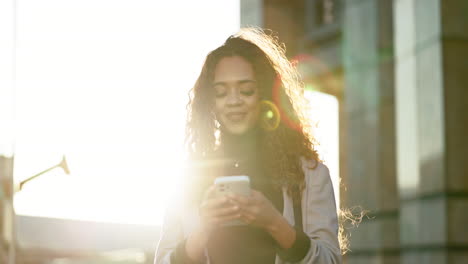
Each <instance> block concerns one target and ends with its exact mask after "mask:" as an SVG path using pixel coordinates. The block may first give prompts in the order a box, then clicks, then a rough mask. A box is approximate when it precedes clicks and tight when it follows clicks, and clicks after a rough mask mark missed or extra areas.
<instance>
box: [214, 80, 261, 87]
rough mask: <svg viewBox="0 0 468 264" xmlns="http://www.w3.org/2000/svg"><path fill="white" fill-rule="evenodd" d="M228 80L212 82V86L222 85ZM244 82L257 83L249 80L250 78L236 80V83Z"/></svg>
mask: <svg viewBox="0 0 468 264" xmlns="http://www.w3.org/2000/svg"><path fill="white" fill-rule="evenodd" d="M227 83H228V82H215V83H213V86H216V85H222V86H225V85H226V84H227ZM244 83H257V82H256V81H255V80H251V79H245V80H239V81H236V84H244Z"/></svg>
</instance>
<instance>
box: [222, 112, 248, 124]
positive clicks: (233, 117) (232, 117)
mask: <svg viewBox="0 0 468 264" xmlns="http://www.w3.org/2000/svg"><path fill="white" fill-rule="evenodd" d="M246 116H247V113H243V112H240V113H229V114H226V117H227V119H228V120H229V121H231V122H240V121H242V120H244V119H245V117H246Z"/></svg>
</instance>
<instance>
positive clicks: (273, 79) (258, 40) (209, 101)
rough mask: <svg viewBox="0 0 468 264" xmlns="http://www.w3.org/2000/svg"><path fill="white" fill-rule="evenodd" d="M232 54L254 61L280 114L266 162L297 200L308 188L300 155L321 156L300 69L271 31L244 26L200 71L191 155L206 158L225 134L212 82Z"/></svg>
mask: <svg viewBox="0 0 468 264" xmlns="http://www.w3.org/2000/svg"><path fill="white" fill-rule="evenodd" d="M232 56H240V57H242V58H244V59H245V60H247V61H248V62H249V63H250V64H251V65H252V67H253V70H254V74H255V78H256V80H257V83H258V84H259V87H258V88H259V93H260V98H261V100H267V101H269V102H273V103H274V104H275V105H276V107H278V109H279V110H280V111H279V112H280V113H281V120H280V123H279V125H278V126H277V127H276V128H275V129H273V130H263V131H262V132H261V137H260V149H259V152H260V154H261V155H260V156H261V162H262V164H261V166H262V168H263V169H264V171H265V173H267V175H271V177H272V181H273V183H274V186H275V187H277V188H281V187H283V186H284V187H286V188H287V192H288V194H289V195H290V196H291V197H293V199H294V200H300V197H301V194H302V191H303V190H304V187H305V180H304V172H303V169H302V162H301V159H307V160H312V161H315V164H317V163H318V162H319V161H320V160H319V157H318V154H317V151H316V150H315V147H314V146H315V139H314V138H313V137H312V134H311V129H310V128H311V126H310V124H309V120H308V118H307V117H306V111H307V109H306V107H307V102H306V100H305V98H304V94H303V93H304V89H303V84H302V82H301V81H300V78H299V73H298V71H297V69H296V67H295V65H294V64H293V63H291V62H290V61H289V60H288V59H287V58H286V56H285V48H284V45H282V44H279V42H278V39H277V37H275V36H274V35H273V34H272V33H271V32H265V31H264V30H262V29H258V28H243V29H241V30H240V31H239V32H238V33H237V34H235V35H232V36H230V37H229V38H228V39H227V40H226V41H225V43H224V44H223V45H222V46H220V47H219V48H217V49H215V50H213V51H212V52H210V53H209V54H208V56H207V57H206V60H205V63H204V65H203V67H202V70H201V73H200V76H199V77H198V80H197V81H196V83H195V86H194V87H193V88H192V89H191V90H190V92H189V103H188V105H187V111H188V116H187V124H186V146H187V148H188V152H189V157H191V158H197V159H199V158H201V159H203V157H207V156H210V154H211V153H214V152H215V151H216V150H217V147H219V144H220V142H219V140H218V139H219V138H218V137H217V136H216V135H217V134H219V133H220V125H219V123H218V122H217V120H216V116H215V114H214V111H213V107H214V98H215V97H214V89H213V88H212V81H213V78H214V71H215V68H216V65H217V63H218V62H219V61H220V60H221V59H222V58H224V57H232ZM315 166H316V165H315Z"/></svg>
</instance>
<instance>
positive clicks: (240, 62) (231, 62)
mask: <svg viewBox="0 0 468 264" xmlns="http://www.w3.org/2000/svg"><path fill="white" fill-rule="evenodd" d="M239 80H255V76H254V71H253V67H252V65H251V64H250V63H249V62H248V61H247V60H245V59H244V58H242V57H240V56H232V57H224V58H222V59H221V60H220V61H219V62H218V64H217V65H216V68H215V72H214V82H236V81H239Z"/></svg>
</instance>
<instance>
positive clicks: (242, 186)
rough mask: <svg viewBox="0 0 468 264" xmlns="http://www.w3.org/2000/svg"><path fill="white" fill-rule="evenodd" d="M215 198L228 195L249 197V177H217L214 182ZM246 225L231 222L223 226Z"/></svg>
mask: <svg viewBox="0 0 468 264" xmlns="http://www.w3.org/2000/svg"><path fill="white" fill-rule="evenodd" d="M214 184H215V187H216V188H215V189H216V196H217V197H220V196H223V195H226V194H228V193H235V194H240V195H245V196H249V195H250V178H249V176H245V175H239V176H222V177H218V178H216V179H215V181H214ZM239 225H246V223H245V222H244V221H242V220H240V219H239V220H232V221H229V222H227V223H224V224H223V226H239Z"/></svg>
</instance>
